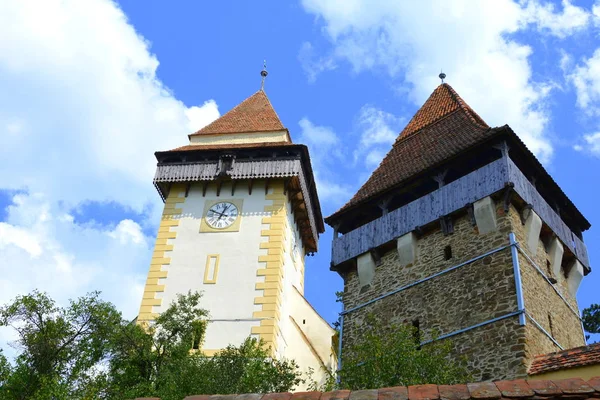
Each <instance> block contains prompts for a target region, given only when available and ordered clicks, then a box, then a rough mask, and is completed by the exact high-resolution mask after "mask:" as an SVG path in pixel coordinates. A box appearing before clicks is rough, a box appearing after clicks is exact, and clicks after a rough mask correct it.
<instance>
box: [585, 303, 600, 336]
mask: <svg viewBox="0 0 600 400" xmlns="http://www.w3.org/2000/svg"><path fill="white" fill-rule="evenodd" d="M582 319H583V329H585V331H586V332H587V333H600V304H592V305H590V306H589V307H587V308H584V309H583V312H582ZM589 337H590V336H589V335H588V336H586V339H589Z"/></svg>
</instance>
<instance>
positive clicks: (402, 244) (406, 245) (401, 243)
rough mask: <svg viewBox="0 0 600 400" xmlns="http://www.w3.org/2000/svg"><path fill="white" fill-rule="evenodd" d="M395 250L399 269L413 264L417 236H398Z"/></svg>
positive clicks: (412, 233) (411, 233) (411, 234)
mask: <svg viewBox="0 0 600 400" xmlns="http://www.w3.org/2000/svg"><path fill="white" fill-rule="evenodd" d="M396 249H397V250H398V261H399V262H400V266H401V267H404V266H407V265H408V264H413V263H414V262H415V260H416V259H417V235H415V233H414V232H409V233H407V234H406V235H402V236H400V237H399V238H398V241H397V243H396Z"/></svg>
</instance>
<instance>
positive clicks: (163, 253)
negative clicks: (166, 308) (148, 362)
mask: <svg viewBox="0 0 600 400" xmlns="http://www.w3.org/2000/svg"><path fill="white" fill-rule="evenodd" d="M184 201H185V186H184V185H182V184H174V185H173V186H172V187H171V190H170V191H169V196H168V197H167V199H166V200H165V207H164V209H163V214H162V217H161V220H160V225H159V227H158V234H157V235H156V242H155V244H154V252H153V253H152V260H151V261H150V269H149V271H148V278H147V279H146V286H145V288H144V295H143V297H142V304H141V306H140V312H139V315H138V319H137V322H138V324H143V323H146V322H148V321H152V320H153V319H155V318H156V316H157V314H156V313H154V312H153V307H154V306H160V305H161V304H162V299H159V298H156V293H158V292H164V291H165V285H160V284H159V279H162V278H166V277H167V274H168V271H166V270H163V266H168V265H169V264H170V263H171V258H170V257H168V254H169V252H171V251H173V244H170V243H169V240H171V239H175V238H176V237H177V233H176V232H174V231H173V228H174V227H176V226H178V225H179V217H180V216H181V211H182V210H181V209H180V208H178V206H180V205H181V204H182V203H183V202H184Z"/></svg>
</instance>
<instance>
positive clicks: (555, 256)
mask: <svg viewBox="0 0 600 400" xmlns="http://www.w3.org/2000/svg"><path fill="white" fill-rule="evenodd" d="M564 253H565V249H564V247H563V245H562V243H561V242H560V240H558V238H557V237H554V238H553V239H552V241H551V242H550V246H548V256H549V257H550V266H551V267H552V273H553V274H554V276H556V277H558V276H559V275H560V266H561V264H562V258H563V254H564Z"/></svg>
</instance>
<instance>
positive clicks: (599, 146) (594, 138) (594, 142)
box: [573, 132, 600, 157]
mask: <svg viewBox="0 0 600 400" xmlns="http://www.w3.org/2000/svg"><path fill="white" fill-rule="evenodd" d="M573 148H574V149H575V150H577V151H581V152H586V153H590V154H592V155H594V156H597V157H600V132H596V133H590V134H589V135H584V136H583V138H582V140H581V143H578V144H576V145H574V146H573Z"/></svg>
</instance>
